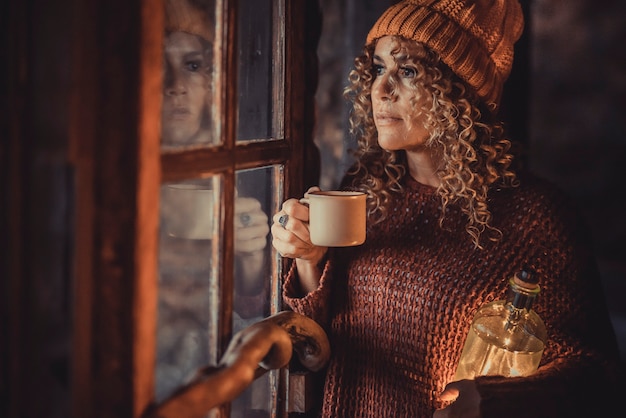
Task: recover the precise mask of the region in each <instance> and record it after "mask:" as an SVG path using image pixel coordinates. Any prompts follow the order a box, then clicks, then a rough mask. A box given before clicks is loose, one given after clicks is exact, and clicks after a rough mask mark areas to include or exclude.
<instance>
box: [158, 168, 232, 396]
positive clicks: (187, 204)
mask: <svg viewBox="0 0 626 418" xmlns="http://www.w3.org/2000/svg"><path fill="white" fill-rule="evenodd" d="M219 192H220V189H219V181H218V178H217V177H215V178H210V179H204V180H191V181H185V182H180V183H168V184H164V185H162V186H161V202H160V207H161V221H160V238H159V288H158V321H157V350H156V351H157V363H156V385H155V386H156V398H157V400H162V399H163V398H164V397H166V396H168V395H169V394H171V392H172V391H173V390H174V389H176V388H177V387H178V386H179V385H180V384H183V383H184V382H185V381H186V380H187V378H188V377H189V375H190V374H192V373H193V372H194V371H195V370H196V369H197V368H199V367H202V366H205V365H206V364H207V363H210V362H211V361H212V360H213V359H215V358H216V347H214V346H211V344H210V342H211V341H216V338H215V335H216V330H217V328H216V321H217V318H215V312H216V306H217V305H216V303H215V300H216V299H215V298H216V297H217V295H215V294H213V293H212V292H215V291H216V290H215V289H216V288H217V287H218V284H217V277H218V276H217V274H216V271H218V269H217V267H218V266H217V262H214V261H213V260H217V259H218V258H217V257H218V254H219V253H218V252H217V249H218V248H219V245H220V244H219V237H220V234H219V233H217V232H218V230H219V222H218V220H219V219H220V216H219V204H218V203H219V202H218V201H217V200H218V199H216V197H217V196H219V195H220V194H219Z"/></svg>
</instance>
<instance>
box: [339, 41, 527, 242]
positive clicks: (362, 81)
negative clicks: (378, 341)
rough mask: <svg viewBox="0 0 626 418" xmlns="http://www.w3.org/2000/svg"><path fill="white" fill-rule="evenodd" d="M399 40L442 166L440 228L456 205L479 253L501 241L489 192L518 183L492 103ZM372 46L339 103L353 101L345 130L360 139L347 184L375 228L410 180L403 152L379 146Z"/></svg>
mask: <svg viewBox="0 0 626 418" xmlns="http://www.w3.org/2000/svg"><path fill="white" fill-rule="evenodd" d="M396 38H397V39H398V40H400V41H402V42H406V43H409V44H411V56H410V58H411V59H413V61H414V62H415V64H416V65H417V76H416V77H415V78H414V79H413V83H414V85H415V87H416V89H419V90H420V91H422V94H424V93H425V96H426V97H427V100H424V101H422V104H421V105H419V106H418V105H417V103H418V100H417V98H415V100H413V104H414V106H415V107H414V108H415V111H417V112H422V114H423V115H424V118H425V121H426V122H425V126H426V127H427V128H428V131H429V133H430V137H429V138H428V140H427V142H426V144H427V146H428V147H429V148H430V149H431V150H432V153H433V156H434V157H436V160H437V161H438V162H439V166H438V169H437V175H438V177H439V179H440V185H439V187H438V188H437V194H438V195H439V196H440V197H441V208H442V210H441V216H440V219H439V224H440V226H441V227H443V225H444V219H445V213H446V207H447V206H448V205H450V204H455V205H458V206H459V207H460V209H461V211H462V212H463V214H465V215H466V216H467V224H466V228H465V229H466V231H467V233H468V234H469V235H470V236H471V239H472V241H473V243H474V244H475V245H476V247H478V248H482V245H481V243H480V242H481V236H483V234H485V235H486V236H487V238H488V239H490V240H498V239H499V238H500V236H501V232H500V231H499V230H498V229H496V228H494V227H492V226H491V225H490V222H491V218H492V216H491V212H490V210H489V205H488V193H489V190H490V189H491V188H492V187H494V186H497V187H515V186H517V184H518V181H517V177H516V174H515V172H514V171H513V170H512V169H511V164H512V162H513V155H512V153H510V150H511V147H512V142H511V141H510V140H509V139H506V138H505V137H504V126H503V124H502V122H500V121H498V120H497V119H496V114H495V110H496V105H495V104H491V105H490V106H486V105H485V104H484V103H483V101H482V100H481V99H480V98H479V97H478V96H477V95H476V94H475V92H474V91H473V90H472V89H471V88H469V87H468V86H467V85H466V84H465V83H464V82H463V81H462V80H461V79H460V78H458V77H457V76H456V75H455V74H454V73H453V72H452V71H451V70H450V69H449V68H448V67H447V66H446V65H445V64H444V63H443V62H442V61H441V60H440V58H439V56H438V54H437V53H436V52H434V51H432V50H431V49H429V48H428V47H427V46H425V45H424V44H422V43H419V42H417V41H413V40H407V39H405V38H402V37H396ZM374 48H375V43H372V44H370V45H368V46H366V47H365V48H364V52H363V55H361V56H359V57H357V58H356V59H355V61H354V64H355V67H354V69H353V70H352V71H351V72H350V75H349V84H348V86H347V87H346V89H345V90H344V97H345V98H346V99H347V100H349V101H350V102H351V103H352V111H351V114H350V132H351V133H352V134H353V135H354V136H355V137H356V140H357V149H356V150H352V151H351V152H352V154H353V156H354V157H355V159H356V162H355V164H354V165H353V166H352V167H351V168H350V169H349V170H348V172H347V177H346V179H347V180H346V181H345V182H344V186H345V187H349V188H353V189H358V190H362V191H364V192H366V193H367V194H368V196H369V198H368V216H369V218H370V220H371V221H373V222H374V223H377V222H380V221H382V220H383V219H385V218H386V216H387V212H388V203H389V201H390V196H391V194H392V193H399V192H401V191H402V189H403V187H402V182H401V180H402V178H403V177H404V176H405V175H407V161H406V153H405V151H404V150H400V151H388V150H385V149H383V148H381V147H380V146H379V145H378V135H377V130H376V126H375V124H374V119H373V114H372V98H371V88H372V83H373V81H374V79H375V77H376V75H375V72H374V68H373V59H372V57H373V54H374ZM392 83H393V81H392Z"/></svg>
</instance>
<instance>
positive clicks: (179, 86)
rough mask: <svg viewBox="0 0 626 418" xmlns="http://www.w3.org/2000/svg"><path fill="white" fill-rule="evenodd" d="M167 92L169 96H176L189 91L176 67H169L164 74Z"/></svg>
mask: <svg viewBox="0 0 626 418" xmlns="http://www.w3.org/2000/svg"><path fill="white" fill-rule="evenodd" d="M164 77H165V80H164V86H165V94H166V95H168V96H176V95H182V94H186V93H187V88H186V86H185V82H184V80H183V77H182V76H181V74H180V72H178V71H176V70H174V69H167V70H166V71H165V74H164Z"/></svg>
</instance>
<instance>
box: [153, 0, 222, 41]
mask: <svg viewBox="0 0 626 418" xmlns="http://www.w3.org/2000/svg"><path fill="white" fill-rule="evenodd" d="M212 28H213V22H212V19H211V15H210V14H209V13H208V9H207V5H206V4H202V3H201V2H199V1H198V0H166V1H165V30H167V31H168V32H179V31H180V32H187V33H190V34H192V35H198V36H201V37H202V38H204V39H206V40H207V41H209V42H211V41H213V38H214V36H213V31H212Z"/></svg>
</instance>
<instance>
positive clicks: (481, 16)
mask: <svg viewBox="0 0 626 418" xmlns="http://www.w3.org/2000/svg"><path fill="white" fill-rule="evenodd" d="M523 29H524V17H523V14H522V9H521V7H520V5H519V3H518V1H517V0H404V1H400V2H398V3H396V4H394V5H393V6H391V7H389V8H388V9H387V10H386V11H385V12H384V13H383V14H382V16H381V17H380V18H379V19H378V21H377V22H376V23H375V24H374V26H373V27H372V29H371V30H370V32H369V34H368V35H367V41H366V44H368V45H369V44H371V43H372V42H374V41H375V40H376V39H378V38H380V37H382V36H385V35H400V36H403V37H405V38H407V39H413V40H416V41H419V42H423V43H425V44H426V45H428V46H429V47H430V48H431V49H433V50H434V51H436V52H437V53H438V54H439V55H440V56H441V59H442V60H443V62H444V63H446V65H448V66H449V67H450V68H451V69H452V71H454V72H455V73H456V74H457V75H458V76H459V77H460V78H461V79H463V80H465V82H467V83H468V84H469V85H470V86H472V87H473V88H474V89H475V90H476V92H477V93H478V95H479V96H480V97H481V98H483V99H484V100H485V101H486V102H487V103H496V104H499V102H500V96H501V95H502V87H503V85H504V82H505V81H506V79H507V78H508V76H509V74H510V72H511V66H512V64H513V44H514V43H515V42H516V41H517V40H518V39H519V37H520V36H521V35H522V31H523Z"/></svg>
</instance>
